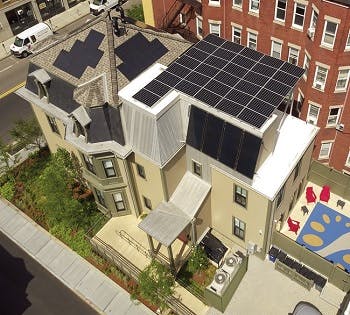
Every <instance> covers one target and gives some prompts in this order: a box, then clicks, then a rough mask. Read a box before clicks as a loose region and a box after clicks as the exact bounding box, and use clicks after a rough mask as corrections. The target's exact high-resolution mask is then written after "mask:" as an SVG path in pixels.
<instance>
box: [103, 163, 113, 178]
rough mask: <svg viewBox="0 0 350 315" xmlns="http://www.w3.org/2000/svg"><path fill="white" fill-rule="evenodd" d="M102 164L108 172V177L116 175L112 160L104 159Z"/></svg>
mask: <svg viewBox="0 0 350 315" xmlns="http://www.w3.org/2000/svg"><path fill="white" fill-rule="evenodd" d="M102 164H103V168H104V170H105V173H106V176H107V177H114V176H116V173H115V169H114V165H113V162H112V160H105V161H102Z"/></svg>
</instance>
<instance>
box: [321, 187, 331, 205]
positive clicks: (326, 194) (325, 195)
mask: <svg viewBox="0 0 350 315" xmlns="http://www.w3.org/2000/svg"><path fill="white" fill-rule="evenodd" d="M330 197H331V188H330V187H329V186H327V185H324V186H323V187H322V190H321V193H320V200H322V201H325V202H328V200H329V198H330Z"/></svg>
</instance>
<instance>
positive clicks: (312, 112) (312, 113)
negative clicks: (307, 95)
mask: <svg viewBox="0 0 350 315" xmlns="http://www.w3.org/2000/svg"><path fill="white" fill-rule="evenodd" d="M319 113H320V108H319V107H318V106H316V105H313V104H310V105H309V111H308V113H307V118H306V120H307V122H308V123H310V124H313V125H316V124H317V120H318V115H319Z"/></svg>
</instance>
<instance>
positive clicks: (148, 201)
mask: <svg viewBox="0 0 350 315" xmlns="http://www.w3.org/2000/svg"><path fill="white" fill-rule="evenodd" d="M143 203H144V205H145V207H146V208H148V209H150V210H152V203H151V200H150V199H148V198H146V197H145V196H143Z"/></svg>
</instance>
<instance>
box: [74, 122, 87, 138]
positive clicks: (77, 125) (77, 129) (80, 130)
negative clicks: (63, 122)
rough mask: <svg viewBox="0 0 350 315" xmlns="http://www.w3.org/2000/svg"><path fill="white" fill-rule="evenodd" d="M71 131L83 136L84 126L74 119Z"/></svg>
mask: <svg viewBox="0 0 350 315" xmlns="http://www.w3.org/2000/svg"><path fill="white" fill-rule="evenodd" d="M73 132H74V134H75V135H76V136H77V137H79V136H82V137H85V129H84V127H83V126H82V125H81V123H80V122H79V121H78V120H76V119H74V128H73Z"/></svg>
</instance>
